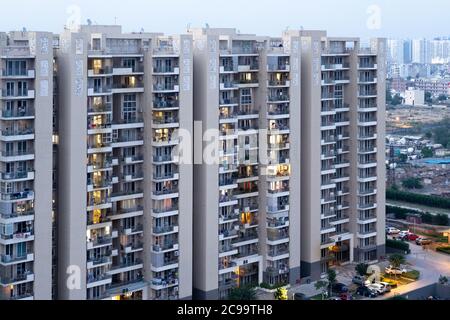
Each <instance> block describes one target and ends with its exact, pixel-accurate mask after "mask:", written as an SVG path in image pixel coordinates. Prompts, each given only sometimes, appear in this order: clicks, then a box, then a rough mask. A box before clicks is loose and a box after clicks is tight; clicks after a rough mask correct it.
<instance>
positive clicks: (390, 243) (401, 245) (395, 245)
mask: <svg viewBox="0 0 450 320" xmlns="http://www.w3.org/2000/svg"><path fill="white" fill-rule="evenodd" d="M386 247H388V248H392V249H398V250H402V251H404V252H406V253H410V252H411V250H410V249H409V243H407V242H404V241H400V240H390V239H387V240H386Z"/></svg>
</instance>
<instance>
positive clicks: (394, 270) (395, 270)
mask: <svg viewBox="0 0 450 320" xmlns="http://www.w3.org/2000/svg"><path fill="white" fill-rule="evenodd" d="M384 272H385V273H386V274H399V275H402V274H404V273H406V272H408V271H407V270H406V269H405V268H394V267H393V266H389V267H387V268H386V269H384Z"/></svg>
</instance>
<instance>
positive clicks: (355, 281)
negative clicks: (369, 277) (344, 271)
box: [352, 275, 366, 286]
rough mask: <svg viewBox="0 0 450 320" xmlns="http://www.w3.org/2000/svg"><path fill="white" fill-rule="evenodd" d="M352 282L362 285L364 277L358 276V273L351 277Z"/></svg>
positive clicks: (364, 280)
mask: <svg viewBox="0 0 450 320" xmlns="http://www.w3.org/2000/svg"><path fill="white" fill-rule="evenodd" d="M352 282H353V283H354V284H359V285H360V286H363V285H364V284H365V283H366V277H364V276H360V275H356V276H354V277H353V279H352Z"/></svg>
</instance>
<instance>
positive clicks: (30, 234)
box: [0, 229, 34, 245]
mask: <svg viewBox="0 0 450 320" xmlns="http://www.w3.org/2000/svg"><path fill="white" fill-rule="evenodd" d="M32 240H34V230H33V229H29V230H26V231H16V232H15V233H13V234H0V243H2V244H4V245H8V244H12V243H18V242H25V241H32Z"/></svg>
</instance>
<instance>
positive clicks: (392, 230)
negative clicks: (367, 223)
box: [386, 227, 400, 234]
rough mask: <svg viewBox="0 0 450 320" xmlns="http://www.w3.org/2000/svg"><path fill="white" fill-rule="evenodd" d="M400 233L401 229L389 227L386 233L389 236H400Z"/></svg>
mask: <svg viewBox="0 0 450 320" xmlns="http://www.w3.org/2000/svg"><path fill="white" fill-rule="evenodd" d="M399 232H400V230H399V229H397V228H394V227H387V228H386V233H387V234H398V233H399Z"/></svg>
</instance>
